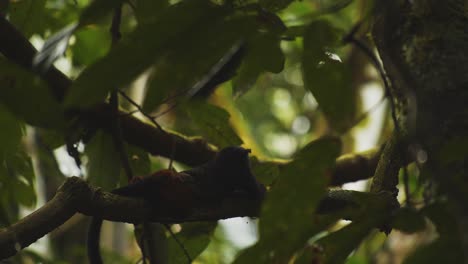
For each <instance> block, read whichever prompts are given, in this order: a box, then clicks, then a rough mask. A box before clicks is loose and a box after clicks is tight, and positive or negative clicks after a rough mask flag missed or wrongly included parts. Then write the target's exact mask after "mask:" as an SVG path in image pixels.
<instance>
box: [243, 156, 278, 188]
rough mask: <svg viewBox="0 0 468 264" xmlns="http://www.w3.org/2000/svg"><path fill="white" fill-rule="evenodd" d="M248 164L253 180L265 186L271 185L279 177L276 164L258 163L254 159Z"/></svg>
mask: <svg viewBox="0 0 468 264" xmlns="http://www.w3.org/2000/svg"><path fill="white" fill-rule="evenodd" d="M250 164H251V167H252V173H253V175H255V178H256V179H257V180H258V181H260V182H261V183H263V184H265V185H270V184H272V183H273V182H274V181H275V180H276V179H277V178H278V176H279V173H280V171H279V165H278V163H277V162H268V161H259V160H258V159H257V158H256V157H251V159H250Z"/></svg>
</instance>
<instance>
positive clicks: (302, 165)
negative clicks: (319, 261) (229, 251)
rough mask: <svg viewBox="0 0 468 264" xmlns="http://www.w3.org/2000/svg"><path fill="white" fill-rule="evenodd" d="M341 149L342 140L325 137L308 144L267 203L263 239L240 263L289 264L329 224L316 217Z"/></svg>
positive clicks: (263, 223)
mask: <svg viewBox="0 0 468 264" xmlns="http://www.w3.org/2000/svg"><path fill="white" fill-rule="evenodd" d="M340 149H341V144H340V141H339V140H338V139H336V138H322V139H319V140H317V141H314V142H312V143H310V144H308V145H307V146H306V147H305V148H304V149H302V150H301V151H300V152H299V153H298V155H297V156H296V158H295V159H294V160H293V161H292V162H291V163H289V164H287V165H285V166H284V167H283V169H282V170H281V172H280V176H279V178H278V180H277V182H276V183H275V185H274V186H273V188H272V189H271V191H270V192H269V193H268V196H267V197H266V200H265V202H264V204H263V208H262V213H261V218H260V219H261V220H260V227H259V228H260V240H259V242H258V243H257V244H256V245H255V246H254V247H253V248H250V249H248V250H247V251H246V252H243V254H242V255H241V256H240V257H239V258H238V259H237V260H236V263H287V262H288V260H289V259H290V257H291V256H292V255H293V254H294V252H295V251H297V250H299V249H300V248H302V247H303V246H304V244H305V242H306V241H307V240H308V239H309V238H311V237H312V236H314V235H315V234H316V233H317V232H320V231H322V229H324V228H325V227H326V224H329V222H328V221H320V219H319V218H320V216H316V215H314V214H315V209H316V207H317V205H318V203H319V201H320V199H321V198H322V196H323V195H324V194H325V191H326V186H327V184H328V181H329V177H328V176H327V173H328V171H329V170H330V169H331V168H332V167H333V165H334V162H335V159H336V157H337V156H338V155H339V153H340ZM314 223H320V224H317V225H314ZM324 223H325V224H324ZM278 238H281V239H278Z"/></svg>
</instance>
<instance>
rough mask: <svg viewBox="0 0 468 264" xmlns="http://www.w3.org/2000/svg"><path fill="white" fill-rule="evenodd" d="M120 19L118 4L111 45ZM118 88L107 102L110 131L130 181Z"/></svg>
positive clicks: (112, 27)
mask: <svg viewBox="0 0 468 264" xmlns="http://www.w3.org/2000/svg"><path fill="white" fill-rule="evenodd" d="M121 21H122V6H121V5H120V6H118V7H117V8H116V9H115V11H114V16H113V17H112V24H111V27H110V30H109V31H110V34H111V38H112V47H115V45H116V44H117V43H118V41H119V40H120V38H121V33H120V24H121ZM117 91H118V88H115V89H114V90H113V91H112V92H111V95H110V100H109V103H110V105H111V107H112V109H113V123H114V124H113V127H114V129H113V130H114V131H113V133H112V135H113V138H114V145H115V147H116V149H117V152H118V153H119V156H120V160H121V162H122V168H123V169H124V171H125V175H127V179H128V180H129V181H130V180H131V179H132V178H133V172H132V169H131V166H130V162H129V160H128V157H127V151H126V149H125V145H124V143H123V137H122V127H121V124H120V118H119V96H118V94H117Z"/></svg>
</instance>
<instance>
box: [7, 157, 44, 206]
mask: <svg viewBox="0 0 468 264" xmlns="http://www.w3.org/2000/svg"><path fill="white" fill-rule="evenodd" d="M0 199H1V201H2V202H7V203H8V202H9V203H11V204H18V203H19V204H21V205H24V206H28V207H32V206H34V205H35V203H36V193H35V188H34V172H33V169H32V164H31V160H30V158H29V157H28V155H27V154H26V153H25V152H24V150H22V149H19V148H18V149H17V150H16V152H15V153H8V154H7V155H3V157H1V159H0ZM5 208H10V206H8V207H5Z"/></svg>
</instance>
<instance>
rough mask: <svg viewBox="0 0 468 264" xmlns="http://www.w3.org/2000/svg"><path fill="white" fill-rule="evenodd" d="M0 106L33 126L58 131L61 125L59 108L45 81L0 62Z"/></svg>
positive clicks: (2, 61) (13, 65)
mask: <svg viewBox="0 0 468 264" xmlns="http://www.w3.org/2000/svg"><path fill="white" fill-rule="evenodd" d="M0 103H2V104H3V105H5V106H6V107H7V108H8V109H9V110H10V111H11V112H12V113H13V114H15V115H16V116H18V117H20V118H22V119H24V120H25V121H26V122H27V123H29V124H31V125H33V126H40V127H46V128H60V127H62V126H63V124H64V114H63V110H62V107H61V105H60V104H59V103H58V101H57V100H56V99H55V98H54V97H53V96H52V93H51V91H50V89H49V87H48V86H47V85H46V84H45V82H44V81H43V80H42V79H40V78H39V77H38V76H36V75H34V74H33V73H31V72H29V71H26V70H24V69H23V68H21V67H19V66H17V65H16V64H13V63H9V62H7V61H5V60H1V59H0Z"/></svg>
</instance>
